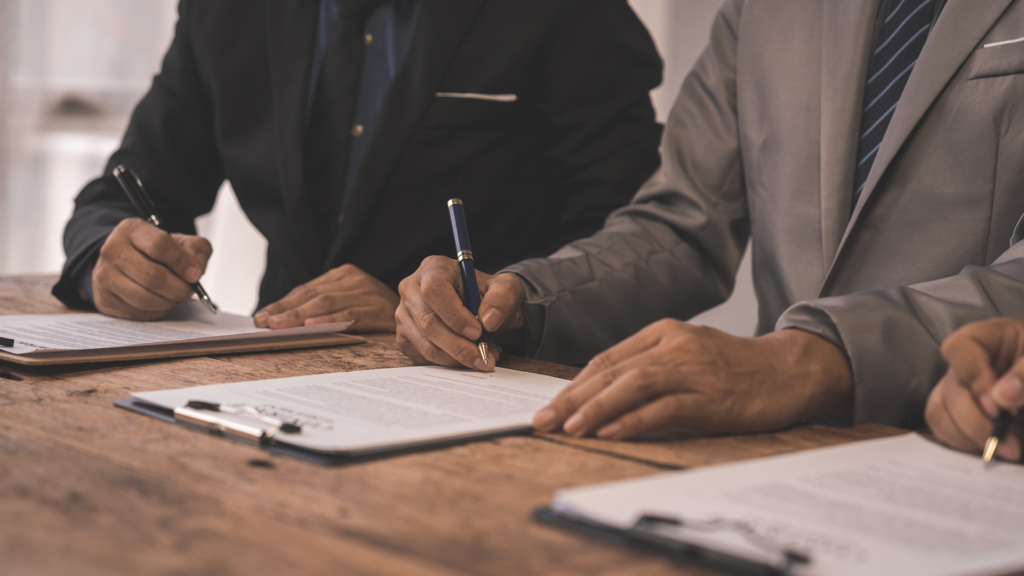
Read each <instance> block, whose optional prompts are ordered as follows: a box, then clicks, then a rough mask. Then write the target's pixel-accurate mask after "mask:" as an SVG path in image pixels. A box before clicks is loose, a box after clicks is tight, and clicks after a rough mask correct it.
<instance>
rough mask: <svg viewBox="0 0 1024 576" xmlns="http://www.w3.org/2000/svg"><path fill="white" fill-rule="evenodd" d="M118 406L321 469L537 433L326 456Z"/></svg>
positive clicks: (158, 411)
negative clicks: (321, 467)
mask: <svg viewBox="0 0 1024 576" xmlns="http://www.w3.org/2000/svg"><path fill="white" fill-rule="evenodd" d="M114 406H117V407H118V408H122V409H124V410H128V411H130V412H135V413H137V414H143V415H145V416H150V417H152V418H156V419H157V420H162V421H163V422H167V423H170V424H177V425H179V426H184V427H185V428H188V429H190V430H194V431H197V432H203V433H206V434H210V435H211V436H218V437H221V438H225V439H227V440H231V441H234V442H238V443H241V444H246V445H248V446H255V447H257V448H260V449H261V450H265V451H267V452H269V453H271V454H277V455H279V456H288V457H290V458H297V459H299V460H303V461H305V462H310V463H312V464H318V465H320V466H340V465H345V464H357V463H360V462H368V461H371V460H379V459H381V458H389V457H391V456H399V455H402V454H411V453H415V452H425V451H428V450H437V449H440V448H448V447H451V446H459V445H461V444H468V443H470V442H476V441H479V440H489V439H491V438H499V437H505V436H515V435H526V434H530V433H532V432H533V427H532V426H531V427H524V428H520V429H515V430H501V431H496V432H483V433H479V434H473V435H467V436H461V437H457V438H448V439H444V440H435V441H430V442H424V443H421V444H416V445H411V446H400V447H394V448H386V449H382V450H379V451H376V452H373V453H366V454H350V453H325V452H320V451H317V450H310V449H308V448H303V447H301V446H294V445H292V444H288V443H287V441H282V440H278V439H276V438H270V439H267V440H263V441H261V439H260V437H259V436H254V435H249V437H246V436H247V435H245V434H232V433H230V430H229V429H227V428H218V427H216V426H204V425H199V424H196V423H192V422H186V421H182V420H180V419H178V418H175V414H174V411H173V410H168V409H166V408H163V407H160V406H156V405H154V404H150V403H148V402H141V401H139V400H136V399H134V398H124V399H121V400H114Z"/></svg>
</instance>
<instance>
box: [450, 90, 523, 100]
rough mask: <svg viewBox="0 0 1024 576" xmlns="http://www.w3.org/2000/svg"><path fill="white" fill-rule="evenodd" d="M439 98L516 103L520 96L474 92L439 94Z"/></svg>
mask: <svg viewBox="0 0 1024 576" xmlns="http://www.w3.org/2000/svg"><path fill="white" fill-rule="evenodd" d="M435 96H437V97H438V98H466V99H469V100H487V101H488V102H515V101H516V100H518V99H519V96H517V95H515V94H476V93H474V92H438V93H437V94H436V95H435Z"/></svg>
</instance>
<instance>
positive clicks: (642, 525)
mask: <svg viewBox="0 0 1024 576" xmlns="http://www.w3.org/2000/svg"><path fill="white" fill-rule="evenodd" d="M674 529H688V530H692V531H695V532H704V533H708V532H718V531H722V530H724V531H729V532H732V533H734V534H737V535H739V536H741V537H742V538H743V539H745V540H746V541H747V542H749V543H750V544H752V545H753V546H755V547H757V548H760V549H761V550H764V551H766V552H769V553H772V554H778V555H779V559H778V561H777V562H772V563H768V562H759V561H756V560H750V559H746V558H742V557H740V556H735V555H732V554H728V553H722V552H716V551H714V550H712V549H710V548H707V547H705V546H702V545H699V544H691V543H688V542H685V541H683V540H681V539H679V538H678V537H675V536H674V535H673V534H671V531H673V530H674ZM626 535H627V537H628V538H629V539H630V540H632V541H634V542H637V543H640V544H645V545H648V546H653V547H655V548H657V549H659V550H663V551H666V552H669V553H671V554H677V555H681V556H704V557H719V559H726V560H727V561H728V562H729V563H735V564H738V566H739V567H740V568H745V569H754V570H755V571H757V570H766V571H767V573H768V574H779V575H785V574H789V573H790V572H791V571H792V570H793V568H794V567H795V566H798V565H805V564H809V563H810V562H811V558H810V556H808V555H807V554H805V553H802V552H799V551H797V550H793V549H791V548H788V547H786V546H783V545H781V544H779V543H777V542H773V541H771V540H770V539H769V538H766V537H764V536H763V535H761V534H759V533H758V532H757V531H756V530H754V529H753V528H752V527H751V526H750V525H749V524H747V523H746V522H743V521H738V520H709V521H705V522H694V521H684V520H682V519H679V518H674V517H669V516H662V515H659V514H644V515H643V516H641V517H640V519H639V520H637V521H636V523H635V524H634V525H633V527H632V528H630V529H629V530H627V531H626Z"/></svg>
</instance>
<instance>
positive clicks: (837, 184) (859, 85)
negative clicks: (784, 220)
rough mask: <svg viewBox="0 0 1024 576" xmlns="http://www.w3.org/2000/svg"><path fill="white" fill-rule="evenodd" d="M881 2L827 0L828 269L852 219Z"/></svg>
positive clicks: (824, 167) (824, 210) (824, 159)
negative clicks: (873, 38)
mask: <svg viewBox="0 0 1024 576" xmlns="http://www.w3.org/2000/svg"><path fill="white" fill-rule="evenodd" d="M880 1H881V0H869V1H867V2H831V1H829V0H825V5H824V12H823V25H822V35H821V42H822V47H821V235H822V256H823V258H824V262H822V267H823V269H824V270H828V269H829V267H830V266H831V265H832V261H833V259H834V258H835V256H836V252H838V250H839V242H840V240H842V238H843V231H844V230H845V229H846V226H847V224H849V222H850V211H851V208H850V202H851V200H852V198H853V190H852V189H853V168H854V162H855V161H856V156H857V132H858V130H859V128H860V108H861V100H863V98H864V88H863V86H864V77H865V75H866V74H867V68H868V52H869V50H870V46H869V45H870V43H871V36H872V34H871V31H872V30H873V28H874V23H875V14H876V13H877V11H878V4H879V2H880Z"/></svg>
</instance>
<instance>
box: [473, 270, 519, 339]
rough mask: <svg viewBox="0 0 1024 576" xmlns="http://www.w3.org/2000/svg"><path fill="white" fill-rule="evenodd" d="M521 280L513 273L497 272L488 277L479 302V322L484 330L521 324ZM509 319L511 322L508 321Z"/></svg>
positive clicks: (509, 328)
mask: <svg viewBox="0 0 1024 576" xmlns="http://www.w3.org/2000/svg"><path fill="white" fill-rule="evenodd" d="M525 291H526V290H525V287H524V286H523V281H522V280H521V279H520V278H519V277H518V276H516V275H515V274H509V273H505V274H498V275H497V276H492V277H490V278H489V279H488V281H487V285H486V292H485V293H484V295H483V299H482V300H481V302H480V323H481V324H483V327H484V330H486V331H488V332H497V331H498V330H499V329H501V330H503V331H504V330H512V329H515V328H519V327H521V326H522V314H520V311H521V310H522V306H523V296H524V294H525ZM510 319H511V322H510V321H509V320H510Z"/></svg>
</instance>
